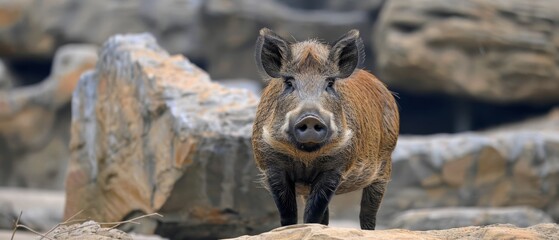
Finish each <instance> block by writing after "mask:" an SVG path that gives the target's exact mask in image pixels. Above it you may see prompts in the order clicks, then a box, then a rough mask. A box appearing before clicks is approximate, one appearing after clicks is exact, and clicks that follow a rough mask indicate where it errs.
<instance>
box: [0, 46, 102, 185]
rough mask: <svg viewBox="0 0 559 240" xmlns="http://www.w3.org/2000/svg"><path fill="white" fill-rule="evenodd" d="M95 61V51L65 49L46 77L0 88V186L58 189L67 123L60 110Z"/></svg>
mask: <svg viewBox="0 0 559 240" xmlns="http://www.w3.org/2000/svg"><path fill="white" fill-rule="evenodd" d="M96 61H97V54H96V48H95V47H93V46H90V45H67V46H64V47H62V48H60V49H59V50H58V51H57V53H56V56H55V58H54V63H53V67H52V70H51V74H50V76H49V77H48V78H47V79H45V80H44V81H42V82H40V83H38V84H36V85H31V86H22V87H14V88H10V89H3V90H0V165H1V166H2V168H0V184H2V185H8V186H24V187H36V188H37V187H38V188H59V189H61V188H62V187H63V182H64V173H65V169H66V161H67V160H68V159H67V157H68V147H67V142H68V141H69V129H68V125H69V120H70V118H69V115H65V114H66V113H67V112H65V111H64V109H65V108H69V106H68V105H69V102H70V96H71V95H72V91H73V89H74V86H75V85H76V84H77V81H78V79H79V76H80V75H81V74H82V73H83V72H85V71H87V70H89V69H91V68H92V67H93V66H94V65H95V62H96Z"/></svg>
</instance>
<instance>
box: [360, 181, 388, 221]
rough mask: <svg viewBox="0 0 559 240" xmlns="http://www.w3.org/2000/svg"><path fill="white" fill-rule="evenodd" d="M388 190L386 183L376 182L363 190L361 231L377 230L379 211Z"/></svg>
mask: <svg viewBox="0 0 559 240" xmlns="http://www.w3.org/2000/svg"><path fill="white" fill-rule="evenodd" d="M385 189H386V183H384V182H376V183H373V184H371V185H369V186H367V187H366V188H364V189H363V194H362V196H361V211H360V213H359V222H360V224H361V229H364V230H375V226H376V222H377V211H378V208H379V206H380V202H381V201H382V196H383V195H384V190H385Z"/></svg>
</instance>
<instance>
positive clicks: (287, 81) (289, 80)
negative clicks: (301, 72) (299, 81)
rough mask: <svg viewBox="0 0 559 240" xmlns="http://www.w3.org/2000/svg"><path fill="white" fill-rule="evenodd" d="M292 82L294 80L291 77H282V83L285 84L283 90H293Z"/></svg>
mask: <svg viewBox="0 0 559 240" xmlns="http://www.w3.org/2000/svg"><path fill="white" fill-rule="evenodd" d="M293 80H295V79H294V78H293V77H291V76H284V77H283V82H284V83H285V88H286V89H290V88H293Z"/></svg>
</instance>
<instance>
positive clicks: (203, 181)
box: [65, 34, 279, 238]
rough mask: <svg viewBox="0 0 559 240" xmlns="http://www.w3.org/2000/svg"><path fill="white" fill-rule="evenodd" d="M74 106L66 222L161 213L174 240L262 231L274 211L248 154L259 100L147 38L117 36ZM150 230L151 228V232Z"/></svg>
mask: <svg viewBox="0 0 559 240" xmlns="http://www.w3.org/2000/svg"><path fill="white" fill-rule="evenodd" d="M99 59H100V61H99V62H98V64H97V66H96V69H95V71H93V72H89V73H87V74H85V75H83V76H82V78H81V80H80V82H79V84H78V86H77V88H76V91H75V92H74V97H73V100H72V104H73V106H72V107H73V113H72V116H73V118H72V127H71V132H72V139H71V142H70V151H71V159H70V165H69V170H68V175H67V179H66V193H67V198H66V208H65V216H66V217H69V216H71V215H73V214H74V213H76V212H78V211H80V210H83V211H84V212H83V215H85V216H88V217H90V218H91V219H93V220H96V221H99V222H107V221H109V222H110V221H120V220H123V219H126V218H130V217H133V216H136V215H139V214H143V213H154V212H158V213H160V214H162V215H164V218H162V219H160V220H158V221H160V222H159V224H156V223H151V224H149V223H146V224H142V225H141V226H139V228H136V229H135V231H137V232H142V233H150V234H151V233H153V231H156V232H158V233H161V234H163V235H164V236H165V237H172V238H220V237H231V236H238V235H241V234H248V233H256V232H261V231H265V230H269V229H271V228H273V227H275V226H277V225H278V224H279V221H278V220H277V219H278V216H277V210H276V208H275V205H274V204H273V201H272V199H271V198H270V196H269V194H268V193H267V191H266V190H265V189H263V188H262V187H261V186H260V185H259V184H258V183H257V181H256V180H257V179H258V171H257V169H256V167H255V165H254V160H253V156H252V152H251V147H250V135H251V130H252V121H253V119H254V114H255V110H256V105H257V103H258V99H257V97H256V96H255V95H254V94H252V93H251V92H250V91H249V90H242V89H228V88H225V87H223V86H221V85H219V84H217V83H213V82H211V81H210V77H209V76H208V74H207V73H205V72H204V71H202V70H201V69H199V68H198V67H197V66H195V65H194V64H192V63H191V62H189V60H188V59H186V58H184V57H183V56H170V55H169V54H168V53H167V52H166V51H165V50H163V49H162V48H160V47H159V46H158V44H157V43H156V41H155V39H154V38H153V37H152V36H151V35H149V34H138V35H117V36H115V37H112V38H110V39H109V40H108V41H107V42H106V43H105V44H104V45H103V47H102V49H101V51H100V57H99ZM155 226H156V227H157V228H155Z"/></svg>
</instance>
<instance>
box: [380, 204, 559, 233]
mask: <svg viewBox="0 0 559 240" xmlns="http://www.w3.org/2000/svg"><path fill="white" fill-rule="evenodd" d="M540 223H553V220H552V219H551V217H549V216H548V215H547V214H545V213H544V212H543V211H541V210H537V209H534V208H529V207H505V208H480V207H469V208H468V207H455V208H424V209H413V210H408V211H405V212H403V213H401V214H398V215H397V216H396V217H395V218H394V219H393V220H392V222H391V224H390V227H389V228H403V229H408V230H439V229H450V228H458V227H468V226H486V225H491V224H512V225H515V226H517V227H529V226H532V225H536V224H540Z"/></svg>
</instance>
